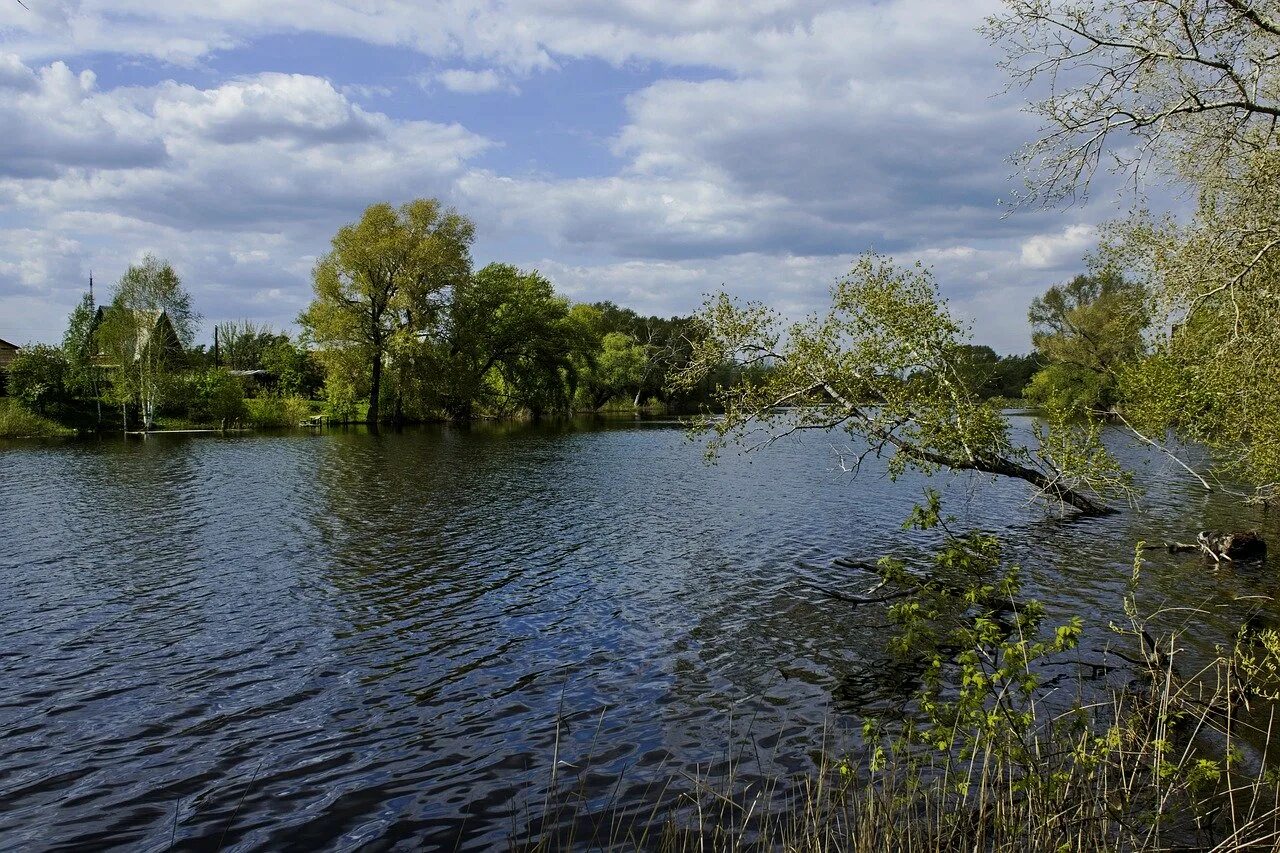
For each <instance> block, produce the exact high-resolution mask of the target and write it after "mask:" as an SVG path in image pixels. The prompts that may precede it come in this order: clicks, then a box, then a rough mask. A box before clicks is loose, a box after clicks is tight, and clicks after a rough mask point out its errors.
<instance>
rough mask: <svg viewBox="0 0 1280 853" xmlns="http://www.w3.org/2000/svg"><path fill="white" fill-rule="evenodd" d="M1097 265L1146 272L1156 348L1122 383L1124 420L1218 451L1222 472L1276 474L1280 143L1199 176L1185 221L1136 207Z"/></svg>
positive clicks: (1270, 477) (1266, 483) (1279, 474)
mask: <svg viewBox="0 0 1280 853" xmlns="http://www.w3.org/2000/svg"><path fill="white" fill-rule="evenodd" d="M1100 263H1106V264H1110V265H1113V266H1123V267H1124V268H1126V269H1130V270H1134V271H1136V272H1137V273H1138V274H1141V275H1144V276H1145V277H1146V278H1147V280H1148V286H1149V287H1150V289H1151V290H1152V292H1153V293H1154V294H1155V306H1156V312H1157V313H1156V319H1157V334H1156V338H1155V348H1154V354H1153V356H1152V357H1151V358H1149V359H1147V360H1146V361H1144V362H1143V363H1141V364H1139V365H1135V366H1134V367H1133V369H1131V370H1130V371H1128V372H1127V373H1126V375H1125V377H1124V380H1123V383H1122V384H1123V387H1124V393H1125V397H1126V399H1127V401H1128V403H1127V406H1126V412H1127V413H1128V414H1127V417H1130V419H1131V420H1132V421H1133V422H1134V424H1135V425H1136V426H1138V427H1145V428H1146V429H1149V430H1153V431H1157V432H1160V433H1162V432H1163V430H1164V429H1173V430H1174V431H1176V433H1177V434H1178V435H1179V436H1180V437H1181V438H1183V439H1184V440H1188V441H1197V442H1202V443H1205V444H1207V445H1209V446H1210V447H1212V448H1214V449H1215V450H1217V451H1219V454H1218V458H1219V459H1220V460H1221V463H1222V466H1223V468H1224V469H1225V472H1226V473H1228V474H1229V475H1231V476H1232V477H1235V478H1239V479H1242V480H1243V481H1245V482H1250V483H1253V484H1255V485H1257V486H1259V487H1261V488H1262V489H1264V490H1267V491H1274V490H1275V489H1276V486H1275V484H1276V483H1277V482H1280V428H1278V425H1280V297H1278V296H1277V294H1278V293H1280V149H1270V150H1268V151H1265V152H1262V153H1259V154H1258V155H1256V156H1255V157H1254V158H1253V160H1252V161H1251V164H1250V168H1249V171H1248V172H1247V173H1246V174H1245V176H1244V178H1243V179H1242V180H1232V181H1225V182H1216V181H1206V182H1205V183H1204V184H1203V185H1202V187H1201V201H1200V205H1199V208H1198V210H1197V212H1196V214H1195V216H1194V218H1193V219H1192V220H1191V221H1190V222H1188V223H1187V224H1185V225H1181V224H1178V223H1177V222H1175V221H1174V220H1172V219H1170V218H1166V219H1155V218H1153V217H1151V216H1149V215H1145V214H1138V215H1135V216H1134V217H1132V218H1131V219H1129V220H1127V221H1124V222H1120V223H1116V224H1114V225H1113V226H1112V229H1111V231H1110V232H1109V233H1108V234H1107V238H1106V241H1105V242H1104V246H1103V248H1102V251H1101V253H1100Z"/></svg>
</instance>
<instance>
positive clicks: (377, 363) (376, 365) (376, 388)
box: [365, 352, 382, 426]
mask: <svg viewBox="0 0 1280 853" xmlns="http://www.w3.org/2000/svg"><path fill="white" fill-rule="evenodd" d="M381 393H382V353H381V352H378V353H377V354H376V355H375V356H374V357H373V379H372V381H371V382H370V383H369V415H368V417H367V418H366V419H365V420H366V421H368V423H369V424H370V425H371V426H377V425H378V396H379V395H380V394H381Z"/></svg>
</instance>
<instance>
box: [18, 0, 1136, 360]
mask: <svg viewBox="0 0 1280 853" xmlns="http://www.w3.org/2000/svg"><path fill="white" fill-rule="evenodd" d="M27 5H28V6H29V7H30V8H29V10H24V9H23V8H22V7H21V6H19V5H18V4H17V3H15V2H12V0H7V2H4V3H3V5H0V199H2V203H0V338H5V339H8V340H12V341H15V342H17V343H24V342H26V341H29V340H47V341H52V340H56V339H58V338H59V337H60V335H61V331H62V328H63V325H64V321H65V317H66V314H67V312H68V311H69V309H70V307H71V306H72V304H73V303H74V302H75V300H76V299H77V298H78V297H79V294H80V292H81V291H82V290H83V287H84V283H85V281H86V280H87V277H88V274H89V271H90V270H92V271H93V273H94V277H95V280H96V281H97V282H98V283H99V285H100V287H102V288H103V289H104V290H106V289H109V287H110V285H111V284H112V283H113V282H114V281H115V280H117V279H118V278H119V277H120V275H121V274H122V273H123V271H124V269H125V268H126V267H127V266H128V265H129V263H131V262H133V261H135V260H137V259H138V258H140V257H141V256H142V255H144V254H145V253H147V252H152V253H155V254H157V255H160V256H162V257H167V258H169V259H170V260H171V261H172V262H173V263H174V265H175V267H176V268H177V269H178V271H179V273H180V274H181V275H182V277H183V279H184V281H185V282H186V284H187V286H188V288H189V289H190V290H191V292H192V294H193V296H194V297H195V302H196V306H197V308H198V309H199V310H200V312H201V313H202V314H203V315H204V317H205V319H206V323H207V324H208V323H212V322H216V321H220V320H224V319H237V318H248V319H252V320H256V321H259V322H267V323H271V324H273V325H275V326H277V327H283V328H289V327H290V326H291V325H292V322H293V318H294V317H296V316H297V313H298V311H299V310H300V309H301V308H302V307H303V306H304V305H305V304H306V302H307V300H308V295H309V288H310V275H309V273H310V269H311V266H312V264H313V263H314V261H315V258H316V256H317V255H319V254H321V253H323V252H324V251H325V249H326V246H327V241H328V238H329V237H330V236H331V235H332V234H333V232H334V231H335V230H336V229H337V228H338V227H339V226H340V225H342V224H343V223H345V222H348V221H352V220H354V219H356V218H357V217H358V216H359V215H360V212H361V210H362V209H363V208H364V207H365V206H366V205H368V204H370V203H373V202H377V201H384V200H389V201H393V202H400V201H405V200H408V199H410V198H413V197H418V196H436V197H439V198H441V199H444V200H445V201H446V202H448V203H450V204H452V205H455V206H456V207H458V208H459V209H460V210H461V211H463V212H464V213H467V214H468V215H470V216H471V217H472V218H473V219H474V220H475V221H476V223H477V227H478V234H479V236H478V239H477V242H476V245H475V248H474V256H475V259H476V261H477V263H478V264H483V263H486V262H489V261H493V260H500V261H506V262H511V263H515V264H517V265H520V266H522V267H526V268H537V269H540V270H541V271H542V272H544V273H545V274H547V275H548V276H549V277H550V278H551V279H552V280H553V281H555V283H556V285H557V287H558V288H559V289H560V290H561V291H562V292H563V293H565V294H566V295H569V296H571V297H572V298H574V299H580V300H597V299H612V300H614V301H616V302H619V303H621V304H624V305H629V306H631V307H634V308H636V309H637V310H640V311H644V312H654V313H661V314H671V313H676V312H680V313H683V312H687V311H689V310H691V309H692V308H694V307H695V306H696V305H697V304H699V303H700V302H701V300H702V298H703V295H704V294H706V293H709V292H712V291H715V290H718V289H720V288H724V289H727V290H729V291H730V292H733V293H736V294H739V295H742V296H744V297H749V298H757V299H763V300H765V301H767V302H770V303H771V304H773V305H775V306H777V307H779V308H781V309H782V310H784V311H785V312H788V313H791V314H800V313H803V312H806V311H810V310H814V309H816V308H819V307H821V305H822V304H823V300H824V296H825V294H826V289H827V287H828V286H829V285H830V283H831V281H832V280H833V279H834V278H835V277H836V276H838V275H839V274H840V273H841V272H842V271H844V270H846V269H847V268H848V266H849V265H850V262H851V261H852V259H853V258H854V256H855V255H857V254H858V253H860V252H863V251H866V250H868V249H875V250H878V251H882V252H887V253H891V254H894V255H895V256H897V257H899V258H900V259H902V260H914V259H916V258H920V259H922V260H924V261H925V262H926V263H927V264H929V265H931V266H932V267H933V269H934V271H935V273H936V275H937V277H938V280H939V283H940V285H941V286H942V289H943V292H944V294H945V295H946V296H947V297H948V299H949V300H950V301H951V303H952V305H953V308H954V310H955V311H956V312H957V313H958V314H960V315H961V316H963V317H965V318H967V319H969V320H971V321H972V322H973V325H974V334H975V338H976V339H977V340H979V341H981V342H985V343H990V344H992V345H994V346H995V347H996V348H997V349H999V350H1001V351H1005V352H1018V351H1025V350H1026V349H1028V348H1029V341H1028V330H1027V328H1026V317H1025V315H1026V308H1027V304H1028V303H1029V301H1030V299H1031V298H1032V296H1034V295H1035V294H1036V293H1039V292H1041V291H1043V290H1044V289H1045V288H1046V287H1047V286H1048V285H1050V284H1053V283H1055V282H1058V281H1061V280H1063V279H1065V278H1068V277H1069V276H1071V275H1072V274H1074V273H1075V272H1077V271H1079V270H1080V269H1081V267H1082V258H1083V255H1084V253H1085V252H1086V251H1088V249H1089V248H1090V247H1091V245H1092V243H1093V240H1094V228H1095V227H1096V225H1097V224H1098V223H1099V222H1101V221H1103V220H1104V219H1106V218H1109V217H1111V216H1115V215H1116V214H1117V212H1118V210H1117V208H1116V204H1115V201H1114V198H1113V197H1112V196H1110V195H1109V194H1107V193H1098V194H1095V197H1094V198H1095V200H1094V201H1090V202H1088V203H1085V204H1080V205H1077V206H1075V207H1070V208H1066V209H1062V210H1052V211H1014V212H1010V211H1009V210H1008V209H1007V208H1004V207H1002V206H1001V205H1000V204H999V200H1000V199H1001V198H1008V197H1009V196H1010V195H1011V193H1012V192H1013V191H1014V190H1015V189H1016V188H1017V187H1018V186H1019V179H1018V178H1017V177H1016V176H1014V175H1012V174H1011V172H1012V168H1011V166H1010V165H1009V163H1008V160H1007V158H1008V156H1009V155H1010V154H1011V153H1012V152H1013V151H1014V150H1015V149H1016V148H1017V147H1018V146H1019V145H1021V144H1023V143H1024V142H1026V141H1028V140H1029V139H1030V138H1031V137H1032V136H1033V134H1034V132H1035V129H1036V126H1035V122H1034V120H1033V119H1032V118H1030V117H1029V116H1027V115H1026V114H1025V113H1024V111H1023V110H1022V107H1023V101H1024V98H1023V96H1022V95H1020V94H1019V93H1012V94H1007V95H1003V96H1001V95H999V93H1000V92H1001V90H1002V88H1003V85H1004V81H1003V80H1002V78H1001V76H1000V72H999V71H998V70H997V68H996V62H997V60H998V55H997V53H996V51H995V49H994V48H992V47H990V46H989V45H987V44H986V43H985V42H984V41H983V39H982V38H981V37H980V36H979V35H977V34H976V33H975V28H976V27H977V26H978V24H979V23H980V22H981V20H982V18H983V16H984V15H985V14H987V13H989V12H990V11H992V10H993V4H984V3H975V4H958V3H953V2H944V0H880V2H865V3H859V2H848V1H847V0H846V2H826V0H792V2H779V0H737V2H728V0H680V2H677V0H648V1H647V2H641V0H526V2H502V0H440V2H434V3H423V2H408V0H370V2H363V3H358V4H357V3H350V2H339V0H277V2H273V3H270V4H261V3H256V2H248V0H204V2H201V3H198V4H196V3H185V2H172V3H168V4H157V3H155V2H154V0H124V1H123V2H121V0H117V1H116V2H106V1H105V0H27Z"/></svg>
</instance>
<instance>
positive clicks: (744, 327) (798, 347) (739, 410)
mask: <svg viewBox="0 0 1280 853" xmlns="http://www.w3.org/2000/svg"><path fill="white" fill-rule="evenodd" d="M831 298H832V306H831V308H830V310H829V311H828V312H827V313H826V314H825V315H821V316H814V317H811V318H809V319H808V320H805V321H802V322H799V323H794V324H790V325H787V324H785V323H784V322H783V320H782V318H781V317H780V316H779V315H778V314H777V313H776V312H773V311H771V310H770V309H768V308H765V307H764V306H762V305H759V304H754V303H752V304H747V305H745V306H743V305H739V304H738V303H735V302H734V301H733V300H731V299H729V298H728V297H727V296H723V295H722V296H720V297H718V298H715V299H713V300H711V301H710V302H708V303H707V305H706V307H705V309H704V310H703V312H702V314H701V315H699V320H700V322H701V323H702V325H703V330H704V334H703V335H702V336H701V338H700V340H699V341H698V343H697V344H696V347H695V350H694V358H693V360H692V364H691V366H690V368H689V369H688V370H686V371H685V372H684V373H683V374H682V380H683V381H684V382H691V381H699V380H701V379H702V378H704V377H705V375H707V373H708V372H710V371H712V370H715V369H717V368H718V367H719V366H720V365H722V364H724V363H725V362H735V363H737V364H738V365H739V366H740V367H767V368H768V369H767V370H763V371H761V372H759V373H757V374H753V375H751V374H749V375H746V376H744V377H743V381H741V382H739V383H738V384H736V385H733V386H729V387H721V388H720V390H719V392H718V401H719V402H720V404H721V406H722V408H723V411H724V415H723V417H720V418H715V419H710V418H708V419H703V420H702V421H700V422H699V423H698V424H697V425H696V427H695V428H696V429H697V430H700V431H710V432H711V433H712V436H713V437H712V440H711V443H710V445H709V452H710V453H711V454H712V455H714V454H715V453H716V452H718V451H719V450H720V449H721V448H723V447H724V446H725V445H726V444H729V443H745V444H747V446H748V449H754V448H756V447H761V446H764V445H767V444H770V443H772V442H773V441H776V440H778V439H779V438H781V437H783V436H786V435H790V434H792V433H794V432H796V431H799V430H814V429H816V430H823V431H826V430H832V429H835V428H841V429H844V430H845V431H847V432H848V433H849V434H850V435H851V436H852V437H853V438H854V439H855V441H856V442H858V443H860V444H861V445H862V446H863V448H864V449H863V450H861V451H860V453H859V454H858V456H857V458H856V460H855V461H854V463H853V465H852V468H853V469H855V470H856V468H857V467H858V463H859V462H860V461H861V459H862V458H864V457H865V456H866V455H868V454H876V455H880V454H883V453H888V454H892V455H891V458H890V471H891V473H893V474H894V475H897V474H901V473H902V472H903V471H905V470H907V469H909V468H911V469H917V470H920V471H923V472H925V473H932V472H934V471H936V470H938V469H940V468H950V469H953V470H971V471H977V472H981V473H986V474H993V475H1000V476H1009V477H1015V478H1018V479H1022V480H1025V481H1026V482H1028V483H1030V484H1031V485H1033V486H1034V487H1035V488H1036V489H1037V490H1038V492H1039V493H1041V494H1044V495H1046V496H1048V497H1050V498H1053V499H1056V500H1058V501H1061V502H1063V503H1064V504H1069V505H1071V506H1072V507H1074V508H1076V509H1078V510H1080V511H1082V512H1086V513H1099V512H1105V511H1106V508H1105V507H1104V506H1103V505H1102V504H1101V503H1100V502H1099V499H1100V498H1105V496H1107V495H1116V494H1120V493H1123V492H1124V491H1125V490H1126V489H1127V481H1126V480H1125V478H1124V477H1123V476H1122V475H1121V474H1120V472H1119V469H1118V467H1117V466H1116V465H1114V464H1113V463H1110V462H1107V463H1106V464H1103V465H1102V466H1101V467H1098V466H1097V463H1098V462H1105V461H1106V460H1107V459H1108V457H1107V456H1106V454H1105V451H1103V450H1102V448H1101V447H1100V445H1099V444H1098V443H1097V440H1096V436H1093V435H1084V436H1081V435H1080V434H1078V433H1074V432H1069V431H1068V432H1064V431H1061V430H1060V431H1058V432H1057V433H1056V434H1055V436H1054V439H1055V442H1056V446H1057V447H1058V448H1059V452H1057V453H1056V454H1055V453H1049V452H1047V447H1048V445H1047V444H1043V443H1042V447H1041V448H1040V449H1039V450H1037V449H1032V448H1028V447H1025V446H1022V445H1017V444H1015V443H1013V442H1012V440H1011V439H1010V436H1009V427H1008V424H1007V422H1006V421H1005V419H1004V417H1003V416H1002V415H1001V413H1000V411H999V410H998V409H997V408H996V407H995V406H994V405H992V404H990V403H987V402H984V401H982V400H980V399H979V398H978V397H977V395H976V394H975V393H974V392H973V390H972V389H971V388H970V387H968V385H967V384H966V381H965V375H964V371H963V369H962V368H961V366H960V365H961V364H962V363H963V361H964V358H965V352H964V351H962V350H961V349H960V347H961V346H962V345H963V344H965V343H966V341H965V334H966V333H965V330H964V329H963V328H962V327H961V326H960V325H959V324H958V323H957V322H956V321H955V320H953V319H952V318H951V316H950V314H949V313H948V312H947V309H946V305H945V303H944V302H943V301H942V300H941V298H940V297H939V295H938V292H937V288H936V286H935V285H934V282H933V277H932V275H931V274H930V273H929V271H928V270H926V269H925V268H924V267H922V266H920V265H919V264H917V265H915V266H914V267H908V268H902V267H898V266H897V265H895V264H894V263H893V262H892V261H891V260H889V259H886V258H882V257H879V256H876V255H866V256H863V257H862V258H861V259H860V260H859V261H858V262H857V263H856V264H855V265H854V268H853V270H852V271H851V272H850V273H849V275H847V276H845V277H844V278H843V279H841V280H840V281H838V282H837V283H836V284H835V285H834V287H833V288H832V292H831ZM1077 437H1079V438H1083V439H1085V440H1087V441H1089V444H1088V445H1086V446H1081V447H1071V446H1070V444H1071V439H1073V438H1077ZM1068 451H1069V452H1068ZM1086 461H1087V462H1088V464H1085V463H1086Z"/></svg>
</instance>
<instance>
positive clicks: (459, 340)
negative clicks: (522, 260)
mask: <svg viewBox="0 0 1280 853" xmlns="http://www.w3.org/2000/svg"><path fill="white" fill-rule="evenodd" d="M583 334H584V332H583V330H582V328H581V326H580V325H579V323H578V322H576V321H575V320H574V319H573V318H572V317H571V316H570V313H569V305H568V302H567V301H566V300H564V299H561V298H560V297H558V296H556V294H555V290H554V289H553V288H552V286H551V282H550V281H548V280H547V279H546V278H545V277H543V276H542V275H540V274H539V273H537V272H521V271H520V270H518V269H516V268H515V267H513V266H510V265H509V264H489V265H488V266H486V267H484V268H483V269H481V270H479V271H478V272H476V273H475V275H473V276H471V277H470V279H469V280H467V281H466V282H464V283H462V284H460V285H459V286H457V287H455V288H454V290H453V295H452V299H451V301H450V303H449V309H448V314H447V326H446V328H445V329H444V330H443V331H442V333H441V335H440V337H439V338H438V339H437V340H436V341H435V342H434V346H433V348H432V354H431V356H430V358H431V360H432V366H433V373H434V374H435V375H436V376H437V377H439V381H440V387H439V395H440V400H441V405H442V408H443V409H444V411H445V412H446V413H447V414H448V415H449V416H451V417H454V418H459V419H464V420H465V419H467V418H470V417H471V416H472V415H473V414H474V412H475V409H476V407H477V405H488V406H492V407H497V408H499V409H505V410H507V411H511V410H514V409H519V408H529V409H533V410H535V411H545V410H548V409H560V410H564V409H567V408H568V402H569V399H570V398H571V393H570V391H569V389H568V388H567V387H566V386H567V384H568V383H571V382H576V367H575V364H574V359H573V355H574V353H575V352H576V351H577V349H578V346H579V342H580V341H581V339H582V335H583Z"/></svg>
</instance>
